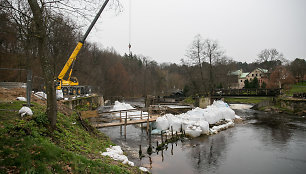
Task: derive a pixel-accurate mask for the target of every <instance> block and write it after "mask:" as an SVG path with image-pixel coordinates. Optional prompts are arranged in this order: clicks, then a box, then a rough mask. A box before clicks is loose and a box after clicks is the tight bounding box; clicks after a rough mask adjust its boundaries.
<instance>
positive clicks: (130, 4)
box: [129, 0, 132, 56]
mask: <svg viewBox="0 0 306 174" xmlns="http://www.w3.org/2000/svg"><path fill="white" fill-rule="evenodd" d="M131 9H132V2H131V0H129V55H130V56H132V52H131V47H132V45H131V35H132V34H131V30H132V29H131V23H132V22H131V18H132V17H131Z"/></svg>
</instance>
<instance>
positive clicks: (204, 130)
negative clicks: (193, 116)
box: [197, 120, 209, 135]
mask: <svg viewBox="0 0 306 174" xmlns="http://www.w3.org/2000/svg"><path fill="white" fill-rule="evenodd" d="M197 124H198V125H199V127H200V128H201V130H202V134H206V135H208V134H209V124H208V122H207V121H204V120H201V121H199V122H197Z"/></svg>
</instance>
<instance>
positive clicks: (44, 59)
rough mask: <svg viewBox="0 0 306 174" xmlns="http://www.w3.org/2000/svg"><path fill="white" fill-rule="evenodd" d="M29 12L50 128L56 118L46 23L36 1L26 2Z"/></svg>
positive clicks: (29, 0) (54, 124)
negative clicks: (35, 37)
mask: <svg viewBox="0 0 306 174" xmlns="http://www.w3.org/2000/svg"><path fill="white" fill-rule="evenodd" d="M28 3H29V5H30V8H31V11H32V13H33V20H34V22H35V26H36V32H35V33H36V35H37V41H38V55H39V58H40V63H41V67H42V70H43V76H44V81H45V86H46V93H47V115H48V119H49V121H50V123H51V127H52V128H55V126H56V116H57V103H56V92H55V84H54V70H53V68H52V64H51V62H50V59H49V56H48V51H47V50H48V45H47V34H46V33H47V29H46V26H45V23H46V21H45V20H44V19H45V17H44V16H43V10H44V8H43V7H40V6H39V4H38V2H37V0H28Z"/></svg>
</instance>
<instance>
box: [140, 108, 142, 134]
mask: <svg viewBox="0 0 306 174" xmlns="http://www.w3.org/2000/svg"><path fill="white" fill-rule="evenodd" d="M140 119H141V120H142V110H140ZM140 127H141V132H142V123H141V126H140Z"/></svg>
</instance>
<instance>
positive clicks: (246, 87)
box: [244, 79, 250, 89]
mask: <svg viewBox="0 0 306 174" xmlns="http://www.w3.org/2000/svg"><path fill="white" fill-rule="evenodd" d="M244 88H245V89H248V88H250V82H249V80H248V79H246V80H245V81H244Z"/></svg>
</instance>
